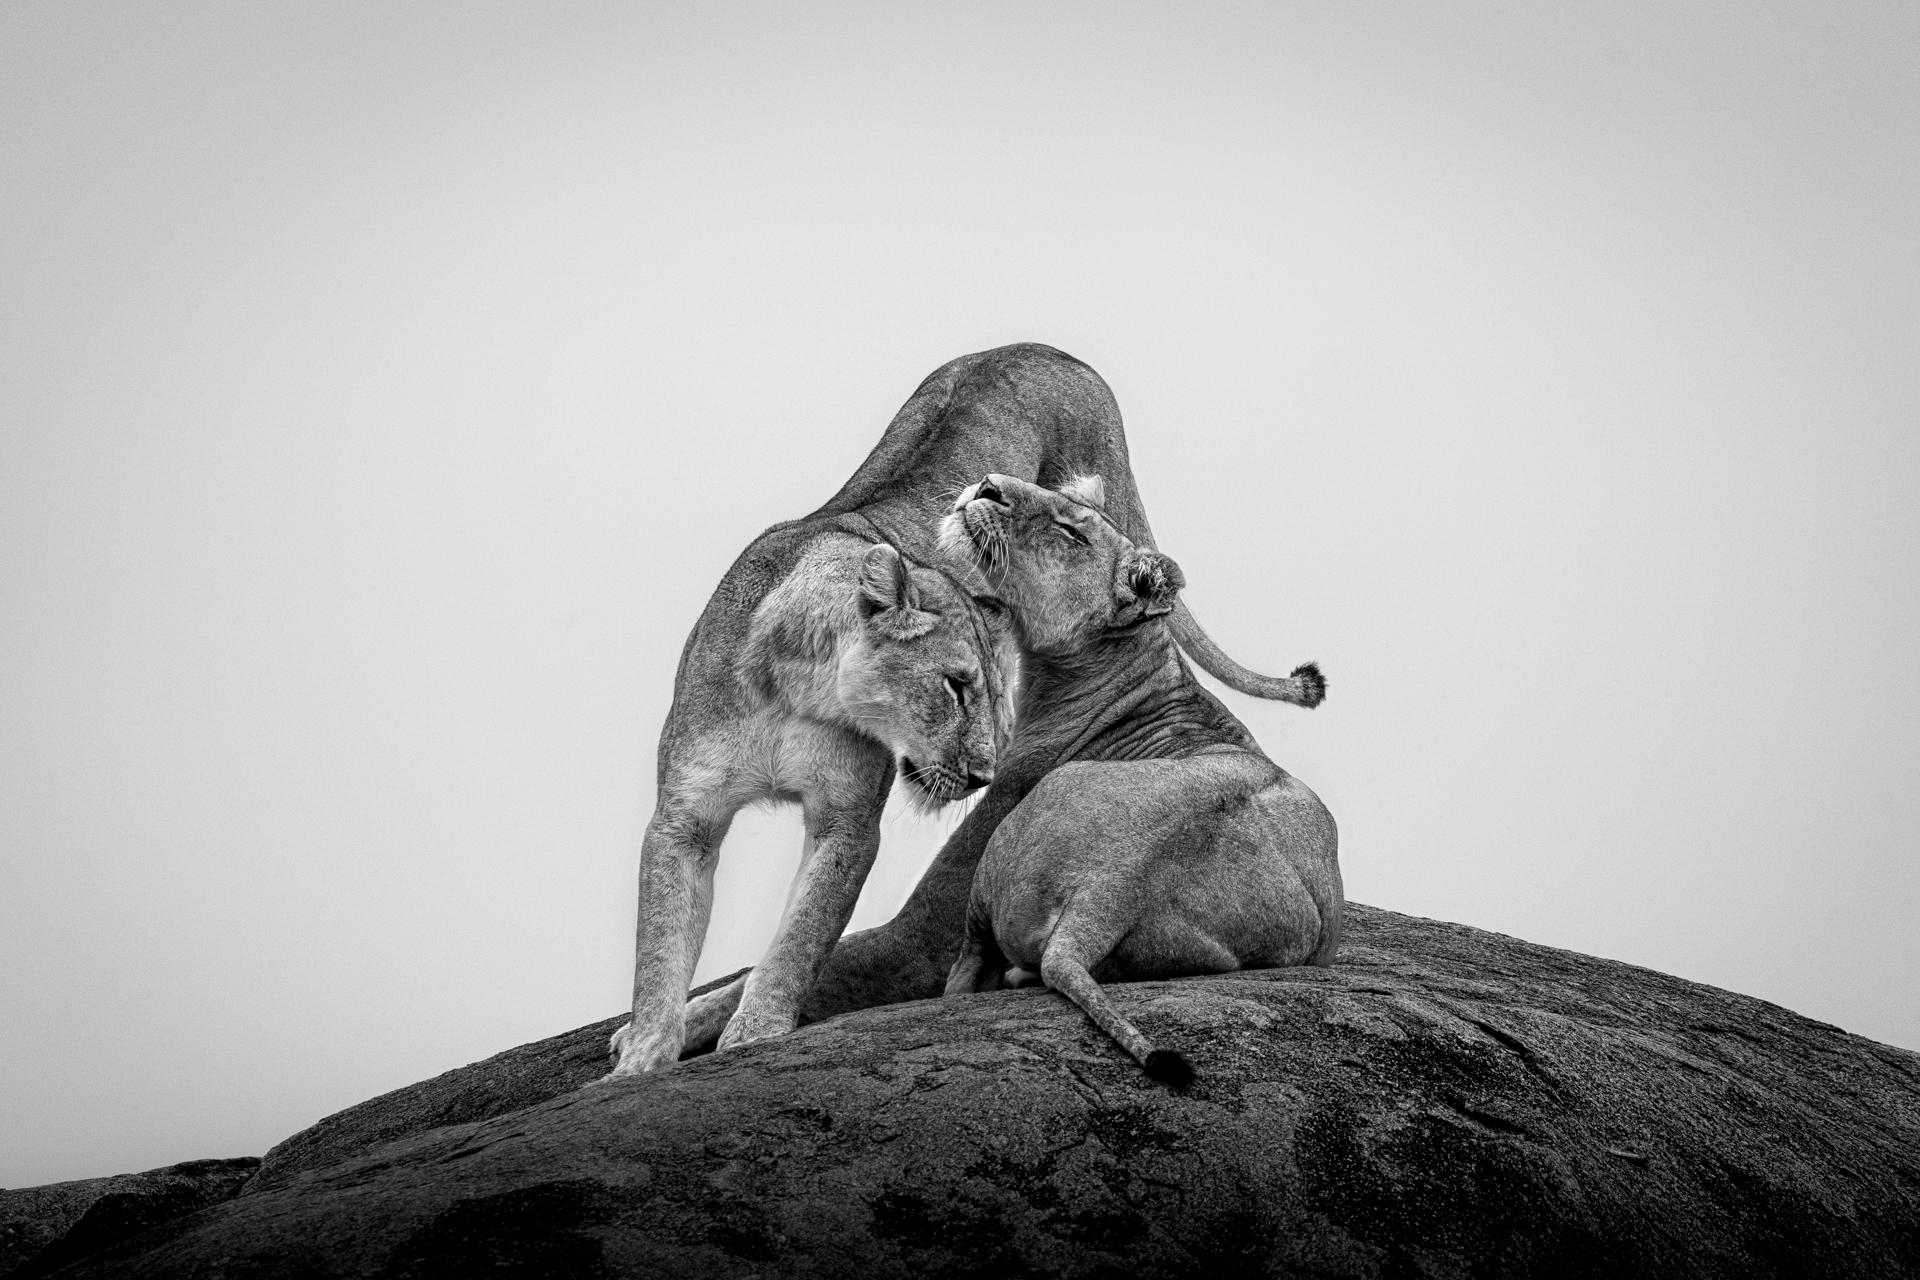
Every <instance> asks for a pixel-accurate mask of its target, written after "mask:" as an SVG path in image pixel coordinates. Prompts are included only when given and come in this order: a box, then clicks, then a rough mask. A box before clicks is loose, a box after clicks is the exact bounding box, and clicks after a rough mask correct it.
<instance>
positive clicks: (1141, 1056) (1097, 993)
mask: <svg viewBox="0 0 1920 1280" xmlns="http://www.w3.org/2000/svg"><path fill="white" fill-rule="evenodd" d="M1040 976H1041V978H1042V979H1043V980H1044V981H1045V982H1046V984H1047V985H1048V986H1049V987H1051V988H1053V989H1054V990H1055V991H1058V992H1059V993H1060V994H1061V995H1063V996H1065V997H1066V998H1067V999H1069V1000H1071V1001H1073V1002H1074V1003H1075V1004H1077V1005H1079V1006H1080V1008H1081V1009H1082V1010H1084V1011H1085V1013H1086V1015H1087V1016H1088V1017H1089V1018H1092V1019H1093V1020H1094V1022H1095V1023H1096V1024H1098V1025H1099V1027H1100V1029H1101V1030H1102V1031H1105V1032H1106V1033H1107V1034H1108V1035H1110V1036H1112V1037H1113V1039H1114V1041H1115V1043H1117V1044H1118V1045H1119V1046H1120V1047H1121V1048H1122V1049H1125V1050H1126V1051H1127V1053H1128V1054H1129V1055H1131V1056H1132V1058H1133V1060H1134V1061H1135V1062H1138V1063H1139V1064H1140V1065H1141V1066H1142V1067H1144V1068H1146V1072H1147V1074H1148V1075H1150V1076H1152V1077H1153V1078H1154V1079H1156V1080H1161V1081H1165V1082H1166V1083H1167V1084H1170V1085H1172V1086H1173V1087H1174V1088H1176V1089H1184V1088H1186V1087H1187V1086H1188V1085H1189V1084H1192V1083H1193V1064H1192V1063H1190V1062H1188V1061H1187V1059H1186V1055H1184V1054H1182V1053H1181V1052H1180V1051H1179V1050H1177V1049H1159V1048H1155V1047H1154V1043H1153V1041H1151V1040H1149V1039H1148V1038H1147V1037H1146V1034H1145V1033H1144V1032H1142V1031H1141V1030H1140V1028H1138V1027H1136V1026H1134V1025H1133V1023H1132V1022H1130V1021H1128V1020H1127V1018H1125V1017H1124V1016H1122V1014H1121V1013H1120V1011H1119V1010H1118V1009H1116V1008H1114V1007H1113V1002H1112V1001H1111V1000H1109V999H1108V998H1107V993H1106V992H1105V991H1104V990H1102V989H1101V987H1100V984H1099V983H1098V982H1095V981H1094V980H1093V975H1092V974H1091V973H1089V972H1088V967H1087V964H1086V962H1085V960H1084V959H1083V958H1082V957H1081V956H1080V954H1079V948H1078V947H1076V945H1075V943H1074V940H1073V938H1072V937H1071V936H1070V935H1068V936H1063V932H1062V931H1060V930H1055V932H1054V935H1053V937H1052V938H1051V939H1049V940H1048V942H1047V949H1046V952H1045V954H1043V955H1042V956H1041V957H1040Z"/></svg>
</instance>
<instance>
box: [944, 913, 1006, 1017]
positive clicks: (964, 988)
mask: <svg viewBox="0 0 1920 1280" xmlns="http://www.w3.org/2000/svg"><path fill="white" fill-rule="evenodd" d="M1006 967H1007V957H1006V956H1005V955H1004V954H1003V953H1002V952H1001V950H1000V944H999V943H998V942H997V941H995V940H994V936H993V921H992V920H991V919H990V918H988V916H987V913H986V912H985V911H983V910H981V908H980V905H979V903H978V902H977V901H976V902H975V903H974V905H973V906H972V907H970V908H969V909H968V911H967V931H966V934H965V935H964V936H963V937H962V938H961V939H960V955H959V958H958V959H956V960H955V961H954V962H953V968H952V969H950V970H948V971H947V988H946V990H945V992H943V993H942V994H943V995H949V996H964V995H969V994H971V993H973V992H975V991H994V990H998V989H999V988H1000V987H1001V986H1002V985H1003V979H1002V974H1003V973H1004V972H1005V970H1006Z"/></svg>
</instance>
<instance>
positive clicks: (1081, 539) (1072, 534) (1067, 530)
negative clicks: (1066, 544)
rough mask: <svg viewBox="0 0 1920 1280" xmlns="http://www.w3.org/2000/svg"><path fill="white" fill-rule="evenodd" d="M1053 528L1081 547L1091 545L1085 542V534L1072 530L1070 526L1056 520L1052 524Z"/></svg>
mask: <svg viewBox="0 0 1920 1280" xmlns="http://www.w3.org/2000/svg"><path fill="white" fill-rule="evenodd" d="M1053 527H1054V528H1056V529H1058V530H1059V531H1060V532H1062V533H1064V534H1066V535H1067V537H1069V538H1071V539H1073V540H1074V541H1075V542H1077V543H1079V544H1080V545H1081V546H1083V547H1086V546H1091V545H1092V544H1091V543H1089V542H1088V541H1087V535H1086V534H1084V533H1082V532H1080V531H1079V530H1078V529H1076V528H1074V527H1073V526H1072V525H1070V524H1066V523H1064V522H1063V521H1059V520H1056V521H1054V522H1053Z"/></svg>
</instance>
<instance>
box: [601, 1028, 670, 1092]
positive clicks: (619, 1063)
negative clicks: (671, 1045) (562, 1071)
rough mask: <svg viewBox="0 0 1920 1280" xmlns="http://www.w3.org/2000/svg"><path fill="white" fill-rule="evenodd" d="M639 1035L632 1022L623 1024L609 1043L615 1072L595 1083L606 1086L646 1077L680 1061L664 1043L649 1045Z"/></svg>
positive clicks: (608, 1051) (608, 1048) (609, 1052)
mask: <svg viewBox="0 0 1920 1280" xmlns="http://www.w3.org/2000/svg"><path fill="white" fill-rule="evenodd" d="M637 1037H638V1033H637V1032H636V1031H635V1030H634V1024H633V1023H631V1022H627V1023H623V1024H622V1025H621V1026H620V1028H619V1029H618V1030H616V1031H615V1032H614V1033H613V1036H612V1038H611V1039H609V1040H608V1041H607V1054H608V1056H609V1057H611V1058H612V1059H613V1070H611V1071H609V1072H607V1074H606V1075H604V1076H601V1077H600V1078H599V1079H598V1080H596V1081H594V1082H593V1083H595V1084H606V1083H608V1082H609V1081H613V1080H624V1079H627V1078H629V1077H632V1076H638V1075H644V1074H646V1073H647V1072H649V1071H654V1070H657V1069H659V1068H660V1067H667V1066H672V1065H673V1063H674V1062H675V1061H676V1060H677V1059H678V1057H679V1055H678V1054H677V1053H673V1054H669V1053H667V1052H666V1046H665V1044H664V1043H661V1042H657V1041H656V1042H655V1043H653V1044H647V1043H645V1042H644V1041H640V1040H638V1038H637Z"/></svg>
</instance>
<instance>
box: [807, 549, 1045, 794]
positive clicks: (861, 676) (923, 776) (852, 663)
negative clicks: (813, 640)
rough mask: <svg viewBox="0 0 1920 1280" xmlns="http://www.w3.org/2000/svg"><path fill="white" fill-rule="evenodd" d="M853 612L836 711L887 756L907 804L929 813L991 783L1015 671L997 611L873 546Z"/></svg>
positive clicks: (1008, 724) (1008, 723)
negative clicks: (855, 618) (855, 620)
mask: <svg viewBox="0 0 1920 1280" xmlns="http://www.w3.org/2000/svg"><path fill="white" fill-rule="evenodd" d="M858 605H859V612H860V625H859V628H858V630H857V632H856V633H855V634H854V635H853V636H852V638H851V640H850V642H849V643H846V644H844V645H843V646H842V647H841V649H840V660H839V668H838V672H837V676H836V681H837V692H838V694H839V701H840V705H841V707H842V708H843V709H844V710H845V711H846V713H847V714H849V715H851V716H852V717H853V719H854V720H855V721H856V722H857V723H859V724H860V726H861V727H862V728H864V729H865V730H866V731H867V732H868V733H870V734H872V735H873V736H874V737H875V738H878V739H879V740H880V741H882V742H884V743H886V744H887V745H888V746H890V747H891V748H893V751H894V753H895V755H896V756H897V757H898V759H899V762H900V776H901V777H903V778H905V779H906V780H907V782H908V784H909V787H908V792H907V795H908V797H909V798H910V799H912V800H914V801H916V802H917V803H919V804H920V805H921V806H922V807H932V806H935V805H941V804H945V803H948V802H949V801H953V800H958V799H959V798H960V797H962V796H964V795H966V794H967V793H968V792H970V791H973V790H975V789H976V788H978V787H982V786H985V785H986V784H987V783H988V782H991V781H992V780H993V766H994V760H995V757H996V755H997V754H998V749H999V748H1000V746H1002V745H1003V744H1004V743H1005V741H1006V738H1007V736H1008V734H1009V733H1010V732H1011V730H1012V727H1013V697H1012V692H1013V691H1012V688H1011V687H1010V686H1011V684H1012V682H1013V680H1014V678H1015V674H1016V672H1017V669H1018V661H1019V660H1018V655H1017V653H1016V652H1015V649H1014V645H1013V637H1012V632H1011V629H1010V626H1009V623H1008V621H1007V619H1006V616H1005V613H1004V610H1002V608H1001V607H1000V605H999V604H998V602H997V601H990V600H989V601H981V600H975V599H973V598H972V597H970V596H969V595H968V594H967V593H966V592H965V591H963V590H961V588H960V587H959V586H958V585H956V584H955V583H954V581H953V580H952V579H950V578H948V577H947V576H946V575H944V574H942V573H939V572H937V571H935V570H932V569H926V568H920V567H917V566H914V565H910V564H909V563H908V562H907V561H906V560H904V559H902V558H901V556H900V553H899V552H898V551H896V550H895V549H894V548H892V547H890V546H888V545H887V544H885V543H879V544H876V545H875V546H874V547H873V548H872V550H870V551H869V552H868V553H867V557H866V562H865V564H864V566H863V568H862V570H861V575H860V584H859V600H858Z"/></svg>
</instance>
